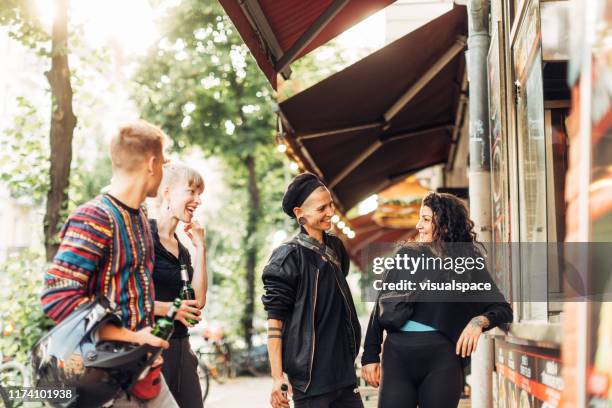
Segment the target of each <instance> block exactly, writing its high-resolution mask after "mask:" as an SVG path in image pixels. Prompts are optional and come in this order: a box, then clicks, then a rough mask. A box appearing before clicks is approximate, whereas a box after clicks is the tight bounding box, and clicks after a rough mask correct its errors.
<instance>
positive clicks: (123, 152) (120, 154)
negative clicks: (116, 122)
mask: <svg viewBox="0 0 612 408" xmlns="http://www.w3.org/2000/svg"><path fill="white" fill-rule="evenodd" d="M167 139H168V136H166V134H165V133H164V132H163V131H162V130H161V129H160V128H159V127H157V126H155V125H152V124H150V123H148V122H146V121H144V120H139V121H136V122H132V123H128V124H126V125H123V126H121V127H120V128H119V130H118V131H117V133H116V134H115V135H114V136H113V138H112V140H111V143H110V155H111V161H112V163H113V170H114V169H121V170H123V171H127V172H131V171H134V170H136V169H137V168H138V166H139V165H140V164H142V162H143V161H144V160H145V159H147V158H148V157H150V156H156V157H160V158H161V157H162V156H163V151H164V145H165V143H166V140H167Z"/></svg>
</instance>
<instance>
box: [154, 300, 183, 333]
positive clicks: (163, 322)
mask: <svg viewBox="0 0 612 408" xmlns="http://www.w3.org/2000/svg"><path fill="white" fill-rule="evenodd" d="M180 307H181V299H179V298H176V299H174V302H173V303H172V305H171V306H170V309H168V313H166V315H165V316H164V317H162V318H161V319H158V320H157V324H156V325H155V327H154V328H153V330H152V331H151V333H152V334H154V335H155V336H157V337H161V338H162V339H164V340H170V336H172V333H173V332H174V317H175V316H176V312H178V310H179V308H180Z"/></svg>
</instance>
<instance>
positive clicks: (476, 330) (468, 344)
mask: <svg viewBox="0 0 612 408" xmlns="http://www.w3.org/2000/svg"><path fill="white" fill-rule="evenodd" d="M488 325H489V319H487V318H486V317H484V316H476V317H475V318H473V319H472V320H470V322H469V323H468V324H467V326H465V329H463V332H462V333H461V336H460V337H459V340H458V341H457V347H456V348H455V352H456V353H457V355H461V357H469V356H470V355H471V354H472V353H473V352H474V351H475V350H476V346H477V345H478V339H479V338H480V335H481V334H482V330H483V329H484V328H486V327H487V326H488Z"/></svg>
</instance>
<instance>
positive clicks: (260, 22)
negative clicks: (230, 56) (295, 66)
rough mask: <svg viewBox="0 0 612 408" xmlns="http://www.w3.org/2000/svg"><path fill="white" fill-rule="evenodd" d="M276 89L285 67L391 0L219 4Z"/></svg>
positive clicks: (257, 0)
mask: <svg viewBox="0 0 612 408" xmlns="http://www.w3.org/2000/svg"><path fill="white" fill-rule="evenodd" d="M219 1H220V3H221V5H222V6H223V8H224V9H225V12H226V13H227V14H228V16H229V17H230V19H231V20H232V22H233V23H234V25H235V26H236V28H237V29H238V32H239V33H240V36H241V37H242V39H243V40H244V42H245V44H246V45H247V46H248V47H249V49H250V50H251V52H252V53H253V56H254V57H255V60H256V61H257V64H258V65H259V67H260V68H261V70H262V71H263V73H264V74H265V75H266V77H267V78H268V80H269V81H270V83H271V84H272V87H273V88H274V89H276V76H277V74H278V73H282V74H283V75H284V76H285V77H288V75H289V73H290V70H289V64H290V63H291V62H292V61H294V60H296V59H298V58H300V57H301V56H303V55H305V54H308V53H309V52H310V51H312V50H314V49H315V48H317V47H319V46H320V45H322V44H325V43H326V42H328V41H329V40H331V39H332V38H334V37H336V36H337V35H338V34H340V33H342V32H343V31H345V30H347V29H348V28H349V27H351V26H353V25H354V24H356V23H358V22H359V21H361V20H363V19H365V18H366V17H368V16H370V15H372V14H374V13H375V12H376V11H378V10H380V9H382V8H384V7H386V6H388V5H389V4H391V3H393V2H394V1H395V0H309V1H303V0H282V1H281V0H219Z"/></svg>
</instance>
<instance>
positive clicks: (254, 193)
mask: <svg viewBox="0 0 612 408" xmlns="http://www.w3.org/2000/svg"><path fill="white" fill-rule="evenodd" d="M244 164H245V166H246V168H247V171H248V190H249V209H248V214H247V226H246V234H245V236H244V244H245V245H244V247H245V250H246V302H245V305H244V314H243V316H242V328H243V333H244V341H245V343H246V345H247V348H248V350H250V349H251V348H252V346H253V340H252V337H253V316H254V315H255V267H256V266H257V251H258V249H259V248H258V243H257V237H256V233H257V226H258V222H259V216H260V212H261V202H260V193H259V186H258V185H257V174H256V172H255V157H254V156H251V155H249V156H247V157H246V158H245V159H244Z"/></svg>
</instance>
